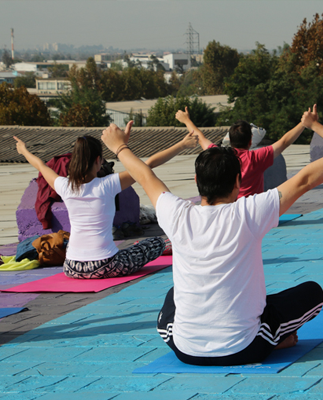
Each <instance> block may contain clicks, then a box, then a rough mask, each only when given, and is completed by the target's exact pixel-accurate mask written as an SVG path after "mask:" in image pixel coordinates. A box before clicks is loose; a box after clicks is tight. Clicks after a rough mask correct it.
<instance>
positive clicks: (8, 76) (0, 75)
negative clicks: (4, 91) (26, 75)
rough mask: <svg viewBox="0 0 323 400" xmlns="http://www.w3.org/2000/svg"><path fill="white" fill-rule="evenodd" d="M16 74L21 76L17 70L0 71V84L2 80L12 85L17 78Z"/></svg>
mask: <svg viewBox="0 0 323 400" xmlns="http://www.w3.org/2000/svg"><path fill="white" fill-rule="evenodd" d="M18 76H21V74H18V73H17V72H10V71H3V72H0V85H1V83H3V82H7V83H10V84H11V85H13V84H14V81H15V79H16V78H18Z"/></svg>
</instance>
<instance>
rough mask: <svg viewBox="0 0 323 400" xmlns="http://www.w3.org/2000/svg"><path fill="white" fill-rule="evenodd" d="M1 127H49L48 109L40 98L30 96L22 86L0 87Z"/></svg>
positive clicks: (5, 85) (4, 84) (3, 85)
mask: <svg viewBox="0 0 323 400" xmlns="http://www.w3.org/2000/svg"><path fill="white" fill-rule="evenodd" d="M0 125H24V126H37V125H38V126H48V125H51V119H50V115H49V112H48V109H47V107H46V105H45V103H44V102H43V101H41V100H40V99H39V97H38V96H36V95H33V94H29V93H28V92H27V89H26V88H25V87H24V86H22V87H20V88H17V89H13V88H12V86H11V85H9V84H7V83H2V84H1V85H0Z"/></svg>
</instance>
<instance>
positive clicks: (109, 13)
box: [0, 0, 323, 51]
mask: <svg viewBox="0 0 323 400" xmlns="http://www.w3.org/2000/svg"><path fill="white" fill-rule="evenodd" d="M315 13H318V14H320V15H322V13H323V1H322V0H209V1H205V0H182V1H176V0H173V1H168V0H146V1H142V0H132V1H129V0H127V1H126V0H1V15H0V48H2V49H3V48H4V47H6V48H7V49H10V48H11V42H10V34H11V31H10V29H11V28H14V36H15V37H14V44H15V49H16V50H22V49H27V48H35V47H36V46H43V44H45V43H63V44H70V45H74V46H75V47H79V46H82V45H103V46H104V47H106V48H108V47H109V46H113V47H114V48H120V49H123V50H129V49H134V48H146V49H150V50H154V49H156V50H158V49H166V48H167V49H179V48H184V49H185V48H186V47H187V45H186V42H187V35H186V32H187V31H188V25H189V23H191V25H192V27H193V29H194V30H195V31H196V32H198V33H199V37H200V48H201V49H203V48H205V47H206V46H207V44H208V42H210V41H212V40H216V41H218V42H220V43H221V44H222V45H228V46H230V47H233V48H235V49H238V50H239V51H242V50H246V49H254V48H255V47H256V46H255V43H256V42H259V43H261V44H264V45H265V46H266V48H267V49H274V48H277V47H278V46H283V45H284V43H288V44H291V43H292V39H293V36H294V34H295V33H296V32H297V29H298V27H299V26H300V24H301V23H302V21H303V19H304V18H306V19H307V21H308V22H309V21H312V19H313V16H314V14H315Z"/></svg>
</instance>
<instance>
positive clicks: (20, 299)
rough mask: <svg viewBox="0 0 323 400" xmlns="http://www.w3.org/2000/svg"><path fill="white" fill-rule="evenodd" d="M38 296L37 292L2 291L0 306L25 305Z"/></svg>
mask: <svg viewBox="0 0 323 400" xmlns="http://www.w3.org/2000/svg"><path fill="white" fill-rule="evenodd" d="M37 296H39V294H37V293H0V308H7V307H23V306H24V305H26V304H27V303H28V302H29V301H32V300H34V299H35V298H36V297H37Z"/></svg>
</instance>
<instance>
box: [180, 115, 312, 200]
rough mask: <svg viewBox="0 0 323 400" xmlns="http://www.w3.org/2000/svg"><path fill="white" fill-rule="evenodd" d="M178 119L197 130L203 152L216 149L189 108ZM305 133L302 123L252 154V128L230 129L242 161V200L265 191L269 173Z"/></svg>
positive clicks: (243, 124) (244, 125) (245, 124)
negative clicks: (275, 163)
mask: <svg viewBox="0 0 323 400" xmlns="http://www.w3.org/2000/svg"><path fill="white" fill-rule="evenodd" d="M176 119H177V120H178V121H180V122H182V123H183V124H185V125H186V126H187V127H188V128H189V129H191V130H192V129H194V132H195V133H197V134H198V136H199V143H200V145H201V147H202V149H203V150H206V149H208V148H210V147H214V146H215V144H213V143H212V142H211V141H210V140H209V139H207V138H206V137H205V136H204V135H203V133H202V132H201V131H200V130H199V129H198V128H197V127H196V126H195V125H194V123H193V122H192V121H191V119H190V115H189V112H188V109H187V107H185V111H181V110H179V111H177V113H176ZM304 129H305V126H304V125H303V124H302V123H301V122H300V123H299V124H298V125H296V126H295V127H294V128H293V129H291V130H290V131H288V132H287V133H285V135H284V136H283V137H282V138H280V139H279V140H277V142H275V143H273V144H272V145H270V146H266V147H262V148H260V149H257V150H253V151H250V150H249V149H250V147H251V141H252V132H251V126H250V124H249V123H248V122H246V121H243V120H239V121H237V122H236V123H235V124H233V125H232V126H231V127H230V130H229V136H230V143H231V147H233V148H234V149H235V150H236V152H237V156H239V158H240V161H241V186H240V192H239V195H238V198H240V197H243V196H244V197H247V196H251V195H254V194H256V193H262V192H263V191H264V172H265V170H266V169H267V168H269V167H270V166H271V165H272V164H273V163H274V159H275V158H276V157H278V156H279V155H280V154H281V153H282V152H283V151H284V150H285V149H286V148H287V147H288V146H289V145H291V144H292V143H294V142H295V140H296V139H298V137H299V136H300V135H301V133H302V132H303V130H304Z"/></svg>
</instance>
